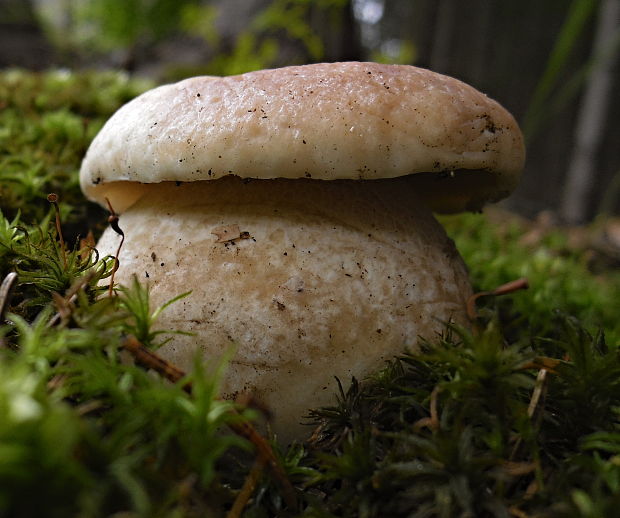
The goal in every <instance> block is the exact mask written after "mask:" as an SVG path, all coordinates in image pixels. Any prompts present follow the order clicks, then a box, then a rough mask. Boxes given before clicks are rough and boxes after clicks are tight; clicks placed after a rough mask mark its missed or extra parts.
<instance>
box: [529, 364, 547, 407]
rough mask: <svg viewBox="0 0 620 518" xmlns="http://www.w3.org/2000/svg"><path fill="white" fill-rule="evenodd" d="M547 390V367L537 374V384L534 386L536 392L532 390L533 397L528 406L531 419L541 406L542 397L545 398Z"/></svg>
mask: <svg viewBox="0 0 620 518" xmlns="http://www.w3.org/2000/svg"><path fill="white" fill-rule="evenodd" d="M546 391H547V369H540V370H539V371H538V375H537V376H536V384H535V386H534V392H532V398H531V399H530V404H529V406H528V407H527V415H528V417H529V418H530V419H532V418H533V417H534V413H535V412H536V410H537V409H538V407H539V403H540V401H541V399H543V400H544V396H545V394H546Z"/></svg>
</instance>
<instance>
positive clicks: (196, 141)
mask: <svg viewBox="0 0 620 518" xmlns="http://www.w3.org/2000/svg"><path fill="white" fill-rule="evenodd" d="M523 161H524V147H523V139H522V136H521V133H520V131H519V128H518V126H517V124H516V123H515V121H514V119H513V118H512V116H511V115H510V114H509V113H508V112H507V111H506V110H505V109H503V108H502V107H501V106H500V105H499V104H498V103H496V102H495V101H493V100H491V99H489V98H488V97H486V96H485V95H483V94H482V93H480V92H478V91H477V90H475V89H474V88H472V87H470V86H468V85H466V84H464V83H462V82H460V81H458V80H456V79H452V78H449V77H446V76H443V75H440V74H436V73H433V72H430V71H428V70H423V69H420V68H416V67H412V66H397V65H381V64H376V63H354V62H350V63H332V64H316V65H306V66H295V67H286V68H281V69H276V70H262V71H258V72H251V73H248V74H243V75H239V76H233V77H196V78H192V79H187V80H184V81H181V82H179V83H176V84H172V85H166V86H161V87H158V88H155V89H153V90H151V91H148V92H146V93H144V94H143V95H141V96H139V97H137V98H136V99H134V100H133V101H131V102H129V103H128V104H127V105H125V106H124V107H122V108H121V109H120V110H119V111H118V112H117V113H116V114H114V115H113V116H112V118H111V119H110V120H109V121H108V122H107V124H106V125H105V126H104V128H103V129H102V130H101V132H100V133H99V134H98V136H97V137H96V138H95V140H94V141H93V143H92V145H91V146H90V148H89V150H88V152H87V155H86V157H85V159H84V162H83V164H82V169H81V175H80V176H81V178H80V179H81V184H82V188H83V190H84V192H85V194H86V196H87V197H89V198H90V199H92V200H94V201H97V202H99V203H101V204H102V205H105V198H106V197H107V198H109V200H110V201H111V204H112V206H113V207H114V209H115V210H116V211H117V212H120V213H122V216H121V226H122V228H123V230H124V232H125V235H126V240H125V245H124V247H123V249H122V252H121V254H120V257H119V261H120V268H119V270H118V272H117V276H116V279H117V280H118V281H119V282H124V283H127V282H128V280H129V278H130V276H131V275H132V274H134V273H136V274H138V275H139V276H140V277H141V278H143V279H145V280H147V281H148V282H149V283H150V285H151V292H152V297H153V299H154V301H155V302H156V303H163V302H164V301H166V300H168V299H170V298H172V297H173V296H174V295H176V294H178V293H180V292H183V291H186V290H188V289H191V290H192V294H191V295H190V296H189V297H188V298H186V299H184V300H182V301H180V302H178V303H177V304H175V305H173V306H171V307H169V308H168V310H167V311H166V312H165V313H164V314H163V315H162V317H161V321H160V322H159V324H160V326H161V327H162V328H168V329H182V330H185V331H190V332H192V333H194V335H193V336H189V337H188V336H175V337H174V339H173V340H172V341H171V342H170V343H168V344H167V345H165V346H164V348H163V349H162V350H160V353H161V354H163V355H164V356H165V357H167V358H168V359H169V360H171V361H172V362H174V363H175V364H177V365H179V366H180V367H182V368H188V367H189V366H190V364H191V361H192V358H193V357H194V355H195V352H196V350H197V349H198V350H200V351H202V353H203V354H204V357H205V358H206V359H211V358H216V357H218V356H220V355H221V354H222V352H223V351H225V350H227V349H230V348H234V351H235V352H234V356H233V358H232V360H231V361H230V365H229V366H228V370H227V374H226V376H225V379H224V386H223V392H224V393H225V394H226V395H228V396H231V395H234V394H235V393H237V392H240V391H251V392H252V393H253V394H254V395H255V396H256V397H258V398H260V399H262V400H263V402H264V403H265V404H266V405H267V406H268V407H269V408H270V409H271V410H272V411H273V414H274V415H275V421H274V428H275V430H276V431H277V432H279V433H280V436H281V437H283V438H284V439H285V440H288V439H290V438H291V437H294V436H295V435H297V434H299V429H300V428H299V424H298V423H299V422H300V420H301V418H302V416H303V415H304V414H305V412H306V411H307V409H308V408H310V407H317V406H320V405H325V404H329V403H330V402H331V398H332V394H333V387H334V377H335V376H338V377H339V378H340V379H341V380H343V381H346V380H349V379H350V377H351V376H356V377H358V378H363V377H364V376H366V375H368V374H369V373H371V372H372V371H373V370H376V369H379V368H380V367H381V366H382V365H383V364H384V362H385V360H388V359H390V358H391V357H392V356H394V355H396V354H399V353H401V352H402V351H403V350H405V349H406V348H411V349H415V347H416V343H417V341H418V337H419V336H424V337H427V338H431V339H432V338H433V336H435V335H436V334H437V333H439V332H440V331H441V330H442V329H443V328H444V326H445V323H446V322H448V321H450V320H454V321H457V322H464V321H465V319H466V317H465V303H466V300H467V298H468V297H469V295H470V294H471V288H470V285H469V282H468V277H467V272H466V269H465V266H464V264H463V262H462V260H461V258H460V256H459V255H458V253H457V251H456V250H455V248H454V246H453V244H452V242H451V241H450V240H449V239H448V238H447V236H446V235H445V233H444V231H443V229H442V228H441V226H440V225H439V224H438V223H437V221H436V220H435V219H434V217H433V215H432V212H431V211H432V210H439V211H444V212H446V211H447V212H454V211H459V210H464V209H479V208H480V207H481V206H482V205H483V204H484V203H485V202H487V201H495V200H498V199H500V198H503V197H505V196H506V195H507V194H508V193H509V192H510V191H511V190H512V189H513V188H514V186H515V185H516V183H517V180H518V176H519V174H520V171H521V169H522V166H523ZM117 246H118V237H117V236H116V235H115V233H114V232H113V231H111V230H110V229H108V230H107V231H106V232H105V233H104V235H103V236H102V238H101V240H100V241H99V243H98V249H99V252H100V253H102V254H114V253H115V250H116V248H117Z"/></svg>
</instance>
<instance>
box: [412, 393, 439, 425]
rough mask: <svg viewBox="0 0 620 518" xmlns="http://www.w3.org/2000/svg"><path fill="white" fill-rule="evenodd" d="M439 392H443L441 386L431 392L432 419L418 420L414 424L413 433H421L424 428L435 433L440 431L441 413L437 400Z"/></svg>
mask: <svg viewBox="0 0 620 518" xmlns="http://www.w3.org/2000/svg"><path fill="white" fill-rule="evenodd" d="M439 392H441V388H440V387H439V385H436V386H435V388H434V389H433V391H432V392H431V400H430V414H431V415H430V417H423V418H422V419H418V420H417V421H416V422H415V423H414V424H413V431H414V432H419V431H420V430H421V429H422V428H425V427H427V428H430V429H431V430H432V431H433V432H436V431H437V430H439V412H437V399H438V397H439Z"/></svg>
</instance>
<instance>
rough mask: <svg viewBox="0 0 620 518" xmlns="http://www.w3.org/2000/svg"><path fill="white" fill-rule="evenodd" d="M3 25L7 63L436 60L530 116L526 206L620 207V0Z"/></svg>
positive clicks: (162, 77)
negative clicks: (619, 121) (618, 123)
mask: <svg viewBox="0 0 620 518" xmlns="http://www.w3.org/2000/svg"><path fill="white" fill-rule="evenodd" d="M0 29H1V30H0V67H1V66H8V65H17V66H26V67H33V68H49V67H58V66H60V67H68V68H71V69H74V68H84V67H87V68H93V67H95V68H109V67H115V68H120V69H123V70H126V71H128V72H131V73H132V74H137V75H141V76H145V75H146V76H148V77H151V78H153V79H154V80H155V81H157V82H166V81H173V80H178V79H181V78H183V77H187V76H191V75H198V74H217V75H227V74H237V73H242V72H245V71H249V70H254V69H260V68H266V67H276V66H283V65H289V64H302V63H309V62H317V61H338V60H372V61H382V62H388V63H405V64H415V65H419V66H423V67H428V68H431V69H433V70H436V71H438V72H442V73H446V74H449V75H452V76H455V77H457V78H460V79H463V80H464V81H466V82H468V83H471V84H473V85H474V86H476V87H477V88H479V89H480V90H482V91H484V92H485V93H487V94H488V95H490V96H491V97H493V98H495V99H498V100H499V101H500V102H501V103H502V104H504V105H505V106H506V107H507V108H508V109H509V110H510V111H512V113H513V114H515V116H516V118H517V119H518V120H519V121H520V122H521V123H522V127H523V129H524V132H525V135H526V139H527V141H528V151H529V155H528V164H527V169H526V174H525V175H524V179H523V182H522V184H521V186H520V187H519V189H518V191H517V192H516V193H515V195H514V196H513V197H512V198H511V200H510V202H508V204H509V206H510V207H511V208H512V209H515V210H517V211H519V212H520V213H522V214H525V215H527V216H530V217H531V216H534V215H536V214H537V213H539V212H540V211H542V210H546V209H551V210H552V211H553V213H554V214H555V215H556V216H557V219H558V221H563V222H568V223H571V224H575V223H578V224H579V223H583V222H586V221H589V220H592V219H595V218H596V217H598V216H601V215H609V214H613V213H617V212H618V210H619V199H620V145H618V144H619V143H620V129H619V128H618V127H617V126H616V125H614V124H613V121H614V120H617V119H618V117H620V98H619V97H618V96H617V95H614V94H613V92H614V88H617V85H618V80H619V78H618V75H619V74H620V70H619V67H618V66H617V62H618V51H619V48H620V2H619V0H545V1H544V2H540V1H539V0H505V1H502V2H493V1H492V0H471V1H468V2H460V1H458V0H79V1H78V0H0Z"/></svg>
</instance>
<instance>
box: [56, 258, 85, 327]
mask: <svg viewBox="0 0 620 518" xmlns="http://www.w3.org/2000/svg"><path fill="white" fill-rule="evenodd" d="M94 276H95V272H93V271H92V270H90V271H88V273H86V275H83V276H82V277H80V278H79V279H77V280H76V281H75V282H74V283H73V284H72V285H71V287H70V288H69V289H68V290H67V292H66V293H65V296H64V297H63V296H61V295H59V294H58V293H56V292H54V293H52V300H53V301H54V304H55V306H56V309H58V312H57V313H56V314H55V315H54V316H53V317H52V318H51V319H50V321H49V322H48V323H47V327H54V326H55V325H56V324H58V322H59V321H60V320H62V321H65V322H66V321H67V320H68V318H69V317H70V316H71V314H72V313H73V310H74V309H75V306H74V304H73V303H74V302H75V301H76V300H77V293H78V291H80V290H81V289H82V288H84V287H85V286H87V285H88V284H89V283H90V281H91V280H92V279H93V277H94Z"/></svg>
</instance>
